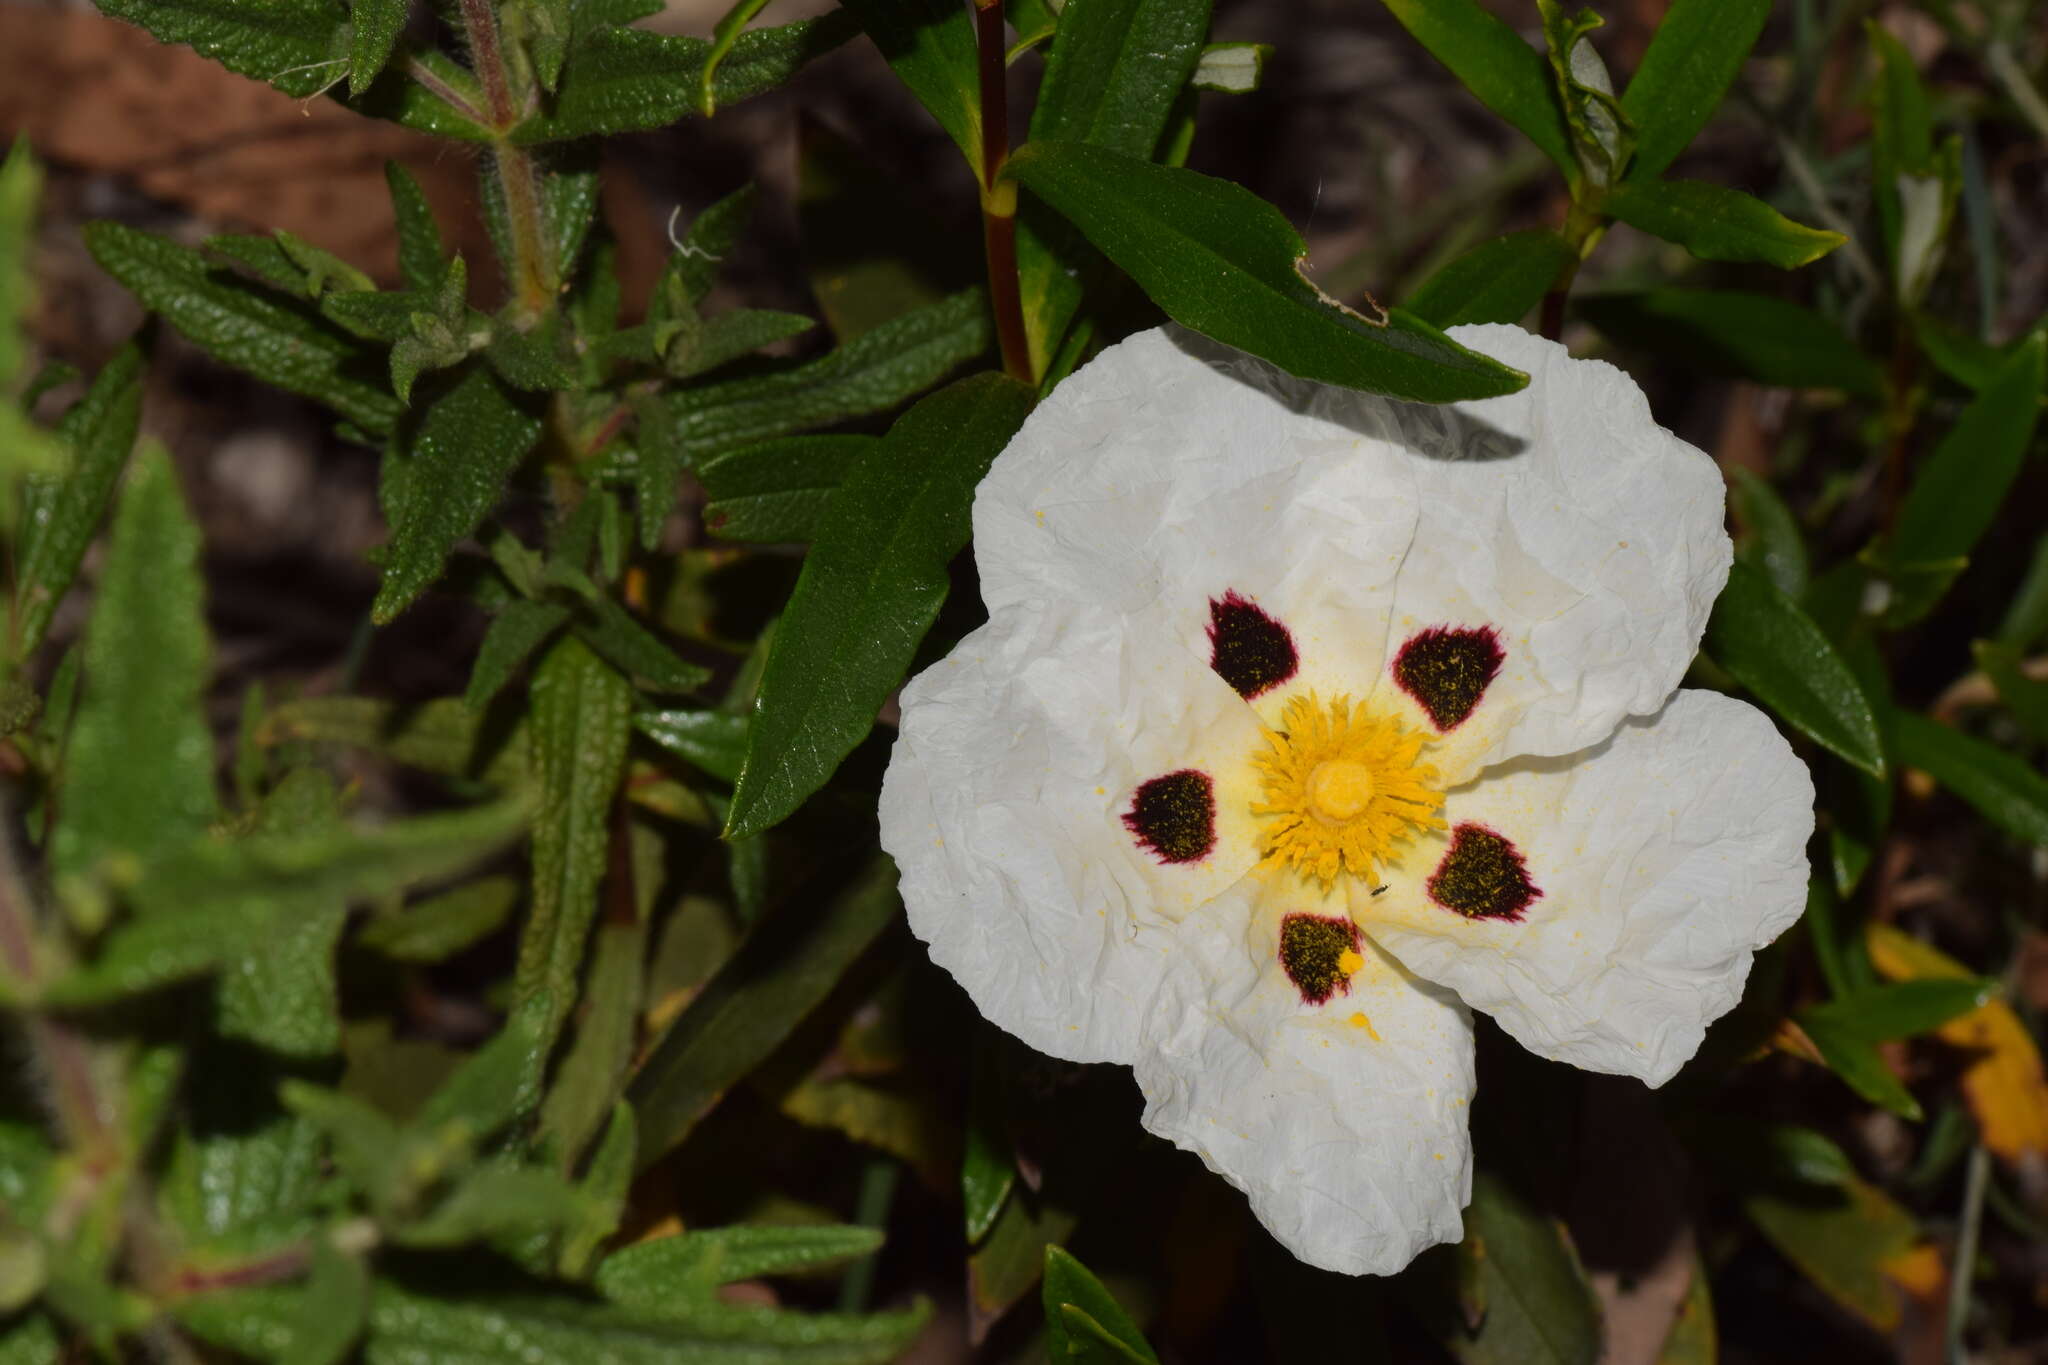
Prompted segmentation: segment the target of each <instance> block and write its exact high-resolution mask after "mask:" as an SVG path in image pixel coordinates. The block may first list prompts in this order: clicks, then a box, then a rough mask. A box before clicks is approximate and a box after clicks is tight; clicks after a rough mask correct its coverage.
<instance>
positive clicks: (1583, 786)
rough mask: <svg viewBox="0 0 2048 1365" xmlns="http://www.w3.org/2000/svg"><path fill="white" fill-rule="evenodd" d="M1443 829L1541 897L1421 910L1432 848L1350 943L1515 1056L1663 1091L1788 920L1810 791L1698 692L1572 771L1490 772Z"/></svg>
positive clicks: (1800, 904)
mask: <svg viewBox="0 0 2048 1365" xmlns="http://www.w3.org/2000/svg"><path fill="white" fill-rule="evenodd" d="M1443 814H1444V817H1445V819H1446V821H1447V822H1448V823H1449V824H1450V825H1451V826H1452V827H1454V828H1455V826H1457V825H1459V824H1461V823H1464V822H1468V821H1469V822H1474V823H1477V824H1479V825H1482V826H1484V827H1486V828H1487V829H1489V830H1492V831H1494V832H1496V833H1498V834H1500V835H1502V836H1504V837H1506V838H1507V839H1509V840H1511V841H1512V842H1513V843H1514V844H1515V845H1516V846H1517V848H1518V850H1519V851H1520V853H1521V854H1522V856H1523V858H1524V859H1525V861H1526V864H1527V869H1528V879H1529V881H1531V882H1533V883H1534V884H1535V886H1536V887H1537V888H1539V889H1540V891H1541V892H1542V894H1541V896H1539V897H1538V898H1537V899H1536V900H1535V901H1534V902H1532V903H1531V904H1530V905H1529V907H1528V909H1527V911H1526V912H1525V913H1524V915H1523V917H1522V918H1521V919H1520V920H1519V921H1513V922H1511V921H1507V920H1499V919H1475V920H1468V919H1465V918H1463V917H1462V916H1459V915H1457V914H1454V913H1452V912H1451V911H1449V910H1447V909H1444V908H1443V907H1441V906H1438V905H1435V904H1432V903H1431V901H1430V899H1429V895H1428V892H1427V889H1426V882H1427V878H1428V877H1429V876H1430V874H1431V873H1432V872H1433V871H1434V870H1435V869H1436V867H1437V866H1438V859H1439V858H1441V856H1442V854H1443V851H1444V848H1445V846H1446V845H1445V842H1444V839H1443V837H1442V836H1436V837H1434V838H1433V839H1432V840H1431V841H1429V842H1428V843H1427V844H1425V845H1424V846H1423V847H1421V848H1419V849H1417V850H1416V853H1415V855H1413V856H1411V857H1410V858H1408V859H1407V860H1406V861H1405V862H1404V864H1403V865H1402V867H1401V868H1400V869H1399V870H1398V872H1396V873H1394V874H1392V875H1390V876H1389V878H1388V882H1389V885H1388V889H1387V890H1386V891H1385V892H1384V893H1383V894H1382V895H1380V896H1378V897H1376V898H1372V899H1371V901H1370V903H1369V904H1368V903H1367V901H1366V900H1365V899H1364V898H1363V897H1362V896H1359V897H1355V899H1354V908H1355V909H1356V910H1357V912H1358V914H1359V916H1360V918H1361V920H1362V921H1363V922H1364V925H1365V929H1366V931H1367V932H1368V933H1369V934H1370V935H1371V936H1372V937H1373V938H1374V939H1376V940H1377V941H1378V942H1379V943H1380V944H1381V945H1382V946H1383V947H1385V948H1386V949H1387V950H1388V951H1389V952H1391V953H1392V954H1393V955H1394V956H1395V957H1396V958H1398V959H1399V960H1400V961H1401V963H1402V964H1403V965H1404V966H1406V967H1407V968H1408V969H1409V970H1411V971H1413V972H1414V973H1416V975H1418V976H1421V977H1424V978H1426V979H1428V980H1431V981H1435V982H1439V983H1441V984H1443V985H1445V986H1449V987H1450V988H1451V989H1453V990H1455V991H1456V992H1457V993H1458V994H1459V995H1460V996H1461V997H1462V998H1463V999H1464V1001H1465V1003H1466V1004H1468V1005H1470V1006H1471V1007H1472V1008H1474V1009H1477V1010H1483V1011H1485V1012H1486V1013H1488V1014H1491V1015H1493V1016H1494V1018H1495V1019H1497V1020H1498V1021H1499V1022H1500V1025H1501V1027H1502V1028H1504V1029H1506V1030H1507V1032H1508V1033H1509V1034H1510V1035H1511V1036H1513V1037H1514V1038H1515V1039H1517V1040H1518V1041H1519V1042H1521V1044H1522V1045H1523V1046H1524V1047H1527V1048H1528V1049H1530V1050H1531V1051H1532V1052H1536V1053H1538V1054H1540V1055H1542V1056H1545V1057H1550V1058H1553V1059H1555V1060H1558V1061H1562V1062H1569V1063H1571V1064H1572V1065H1574V1066H1579V1067H1584V1068H1586V1069H1587V1070H1591V1071H1607V1072H1614V1073H1618V1074H1621V1075H1626V1076H1636V1077H1639V1078H1641V1079H1642V1080H1645V1081H1647V1082H1649V1083H1650V1084H1651V1085H1661V1084H1663V1083H1664V1082H1665V1081H1667V1080H1669V1079H1670V1078H1671V1076H1672V1075H1673V1074H1674V1073H1676V1072H1677V1070H1678V1069H1679V1068H1680V1067H1681V1066H1683V1065H1684V1064H1685V1062H1686V1061H1687V1059H1689V1058H1690V1057H1691V1056H1692V1055H1693V1053H1694V1052H1695V1051H1697V1050H1698V1048H1699V1045H1700V1040H1701V1039H1702V1038H1703V1037H1704V1036H1705V1033H1706V1028H1707V1025H1708V1024H1710V1023H1712V1022H1713V1021H1714V1020H1715V1019H1717V1018H1719V1017H1720V1016H1721V1015H1723V1014H1725V1013H1726V1012H1727V1011H1728V1010H1729V1009H1731V1008H1733V1007H1734V1005H1735V1003H1736V1002H1737V1001H1738V1000H1740V999H1741V997H1742V987H1743V983H1744V982H1745V981H1746V980H1747V979H1748V976H1749V966H1750V959H1751V957H1752V955H1753V954H1754V953H1755V951H1756V950H1757V949H1758V948H1761V947H1763V946H1764V945H1765V944H1767V943H1769V942H1770V941H1771V940H1772V939H1774V938H1776V937H1777V936H1778V935H1779V934H1780V933H1782V932H1784V930H1785V929H1786V928H1787V927H1789V926H1790V925H1791V924H1792V922H1793V921H1794V920H1796V919H1798V917H1799V914H1800V912H1801V910H1802V909H1803V908H1804V906H1805V904H1806V882H1807V864H1806V854H1805V848H1806V841H1807V839H1808V837H1809V836H1810V835H1811V834H1812V832H1813V781H1812V778H1811V777H1810V776H1808V774H1807V771H1806V767H1805V765H1804V764H1802V763H1801V762H1800V761H1799V760H1798V759H1797V758H1796V757H1795V756H1794V755H1793V753H1792V749H1791V746H1790V745H1788V744H1787V743H1786V742H1785V740H1784V737H1783V736H1781V735H1780V734H1779V733H1778V731H1777V730H1776V728H1775V727H1773V726H1772V724H1771V722H1770V721H1769V720H1768V719H1767V718H1766V717H1765V716H1764V714H1763V713H1762V712H1760V711H1758V710H1757V709H1756V708H1755V707H1752V706H1749V705H1747V704H1746V703H1743V702H1739V701H1736V700H1734V699H1732V698H1729V697H1724V696H1722V695H1720V694H1719V693H1715V692H1700V691H1682V692H1679V693H1678V694H1677V695H1676V696H1674V697H1673V698H1672V699H1671V701H1670V703H1669V704H1667V705H1666V706H1665V708H1664V709H1663V711H1661V712H1660V713H1659V714H1657V715H1656V716H1654V717H1651V718H1649V719H1643V720H1636V721H1631V722H1629V723H1628V724H1626V725H1623V726H1622V727H1621V729H1619V730H1618V731H1616V732H1615V734H1614V736H1613V737H1612V738H1611V739H1609V740H1608V741H1607V742H1606V743H1605V744H1602V745H1600V746H1599V747H1598V748H1595V749H1592V750H1589V751H1587V752H1585V753H1581V754H1575V755H1572V756H1570V757H1567V758H1563V759H1530V760H1524V761H1522V762H1519V763H1515V764H1511V765H1506V766H1503V767H1499V768H1495V769H1490V770H1489V771H1487V772H1486V773H1485V774H1483V775H1482V776H1481V777H1480V778H1479V779H1478V780H1477V781H1475V782H1473V783H1471V784H1470V785H1468V786H1466V787H1464V788H1461V789H1459V790H1456V791H1453V792H1451V793H1450V794H1449V795H1448V797H1447V799H1446V801H1445V804H1444V810H1443Z"/></svg>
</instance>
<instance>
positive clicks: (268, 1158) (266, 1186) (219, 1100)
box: [0, 1042, 323, 1243]
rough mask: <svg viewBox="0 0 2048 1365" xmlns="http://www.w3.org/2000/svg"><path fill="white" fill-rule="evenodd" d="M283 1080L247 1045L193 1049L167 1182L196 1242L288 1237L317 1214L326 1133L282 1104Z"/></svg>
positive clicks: (170, 1199) (171, 1209)
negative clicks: (186, 1119) (185, 1119)
mask: <svg viewBox="0 0 2048 1365" xmlns="http://www.w3.org/2000/svg"><path fill="white" fill-rule="evenodd" d="M281 1078H282V1067H281V1065H280V1064H279V1063H277V1062H274V1061H270V1060H268V1059H252V1057H251V1056H250V1054H249V1052H248V1051H247V1049H245V1048H242V1047H240V1046H239V1045H225V1044H221V1043H218V1042H211V1043H206V1044H202V1045H201V1046H200V1047H199V1048H197V1049H196V1050H195V1052H194V1054H193V1056H192V1059H191V1063H190V1065H189V1067H188V1069H187V1076H186V1078H185V1082H184V1085H183V1088H182V1090H181V1093H180V1095H179V1100H180V1103H181V1104H182V1105H183V1106H184V1108H185V1109H186V1111H187V1112H188V1113H190V1114H191V1115H192V1116H193V1118H192V1121H191V1122H190V1123H189V1124H185V1125H180V1126H179V1127H178V1128H176V1129H175V1130H174V1131H173V1134H172V1136H171V1140H170V1163H169V1165H170V1169H169V1172H168V1174H167V1175H166V1176H165V1178H164V1181H163V1185H162V1190H163V1208H164V1211H165V1213H166V1216H167V1217H169V1218H171V1219H173V1220H175V1222H176V1224H177V1226H178V1230H179V1231H180V1233H181V1234H182V1235H183V1236H184V1237H186V1238H188V1239H189V1240H191V1241H192V1242H194V1243H204V1242H209V1241H227V1242H230V1243H233V1242H237V1241H239V1240H240V1239H242V1238H245V1237H253V1236H259V1235H261V1236H269V1235H277V1236H279V1237H290V1236H294V1235H297V1233H298V1232H299V1231H300V1230H301V1228H302V1226H303V1224H304V1223H305V1221H307V1220H309V1218H310V1216H311V1212H312V1209H313V1204H314V1200H315V1197H316V1195H317V1193H318V1192H319V1190H320V1187H321V1182H322V1179H323V1175H322V1161H323V1158H322V1155H321V1144H320V1134H319V1130H318V1129H316V1128H315V1127H314V1126H313V1125H312V1124H310V1123H308V1122H307V1121H306V1120H304V1119H302V1118H299V1117H298V1116H297V1115H295V1114H292V1113H290V1112H289V1111H287V1110H286V1109H285V1108H284V1107H283V1105H282V1104H281V1103H280V1102H279V1100H278V1098H277V1086H278V1084H279V1081H280V1080H281ZM0 1193H4V1191H0Z"/></svg>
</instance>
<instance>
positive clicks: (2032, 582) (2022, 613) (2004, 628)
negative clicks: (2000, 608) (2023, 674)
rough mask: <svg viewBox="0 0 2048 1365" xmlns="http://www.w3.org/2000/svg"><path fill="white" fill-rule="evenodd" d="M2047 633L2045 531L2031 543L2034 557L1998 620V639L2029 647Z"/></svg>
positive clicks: (2047, 544) (2047, 541)
mask: <svg viewBox="0 0 2048 1365" xmlns="http://www.w3.org/2000/svg"><path fill="white" fill-rule="evenodd" d="M2044 636H2048V534H2044V535H2042V536H2041V537H2040V538H2039V539H2037V540H2035V542H2034V557H2033V558H2032V559H2031V560H2030V561H2028V563H2027V576H2026V577H2025V578H2023V579H2021V580H2020V586H2019V591H2017V592H2015V593H2014V594H2013V595H2012V601H2011V602H2009V603H2007V604H2006V608H2005V618H2004V619H2003V620H2001V621H2000V622H1999V623H1998V637H1997V638H1998V642H1999V643H2000V644H2002V645H2010V646H2012V648H2014V649H2019V650H2027V649H2032V648H2033V647H2034V646H2035V645H2036V644H2037V643H2039V642H2040V640H2041V639H2042V638H2043V637H2044Z"/></svg>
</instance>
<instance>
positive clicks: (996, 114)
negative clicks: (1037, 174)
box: [974, 0, 1038, 385]
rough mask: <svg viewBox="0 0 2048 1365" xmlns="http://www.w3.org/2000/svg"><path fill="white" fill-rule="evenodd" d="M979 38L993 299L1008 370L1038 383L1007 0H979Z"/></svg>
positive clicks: (985, 240)
mask: <svg viewBox="0 0 2048 1365" xmlns="http://www.w3.org/2000/svg"><path fill="white" fill-rule="evenodd" d="M974 38H975V44H976V48H977V51H978V55H979V58H980V60H979V63H978V71H979V75H980V80H981V241H982V250H983V252H984V254H985V255H986V256H987V259H988V295H989V302H990V303H991V305H993V307H994V309H995V315H996V337H997V339H998V340H999V341H1000V342H1001V343H1002V348H1003V372H1004V373H1006V374H1008V375H1009V376H1010V377H1011V378H1012V379H1016V380H1020V381H1021V382H1023V383H1026V384H1033V385H1035V384H1036V383H1037V382H1038V373H1037V370H1036V369H1035V368H1033V366H1032V364H1031V336H1030V333H1029V332H1028V331H1027V330H1026V329H1025V326H1024V295H1023V290H1022V288H1021V287H1020V286H1019V284H1018V281H1017V185H1016V182H1015V181H1010V180H1004V179H1003V178H1002V175H1003V164H1004V163H1005V162H1006V161H1008V160H1009V159H1010V102H1009V94H1008V90H1007V86H1006V75H1005V73H1006V70H1007V63H1006V62H1005V61H1004V52H1003V6H1002V0H974Z"/></svg>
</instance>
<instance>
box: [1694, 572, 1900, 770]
mask: <svg viewBox="0 0 2048 1365" xmlns="http://www.w3.org/2000/svg"><path fill="white" fill-rule="evenodd" d="M1704 643H1705V646H1706V650H1707V652H1708V653H1709V654H1710V655H1712V656H1713V658H1714V662H1716V663H1718V664H1719V665H1721V667H1723V668H1725V669H1727V670H1728V672H1730V673H1731V674H1733V675H1734V676H1735V678H1736V680H1737V681H1739V682H1740V683H1741V684H1742V685H1743V686H1744V687H1746V688H1748V689H1749V690H1750V691H1752V692H1754V693H1755V694H1756V695H1757V696H1758V697H1759V698H1761V699H1762V700H1763V702H1764V703H1765V704H1766V705H1768V706H1769V707H1770V708H1771V709H1772V710H1773V711H1775V712H1777V714H1778V715H1779V716H1780V717H1782V718H1783V719H1784V720H1785V721H1786V722H1787V723H1788V724H1790V725H1791V726H1792V727H1793V728H1795V729H1797V730H1798V731H1799V732H1800V733H1802V734H1804V735H1806V736H1807V737H1808V738H1809V739H1811V740H1813V741H1814V742H1815V743H1817V744H1819V745H1820V746H1821V747H1822V748H1824V749H1827V750H1829V751H1830V752H1832V753H1834V754H1836V755H1837V756H1839V757H1840V758H1842V759H1845V760H1846V761H1848V762H1849V763H1851V764H1853V765H1854V766H1856V767H1858V768H1861V769H1862V770H1863V771H1865V772H1867V773H1869V774H1870V775H1871V776H1873V777H1883V776H1884V775H1885V758H1884V744H1883V741H1882V739H1881V738H1880V737H1879V735H1878V730H1877V718H1876V716H1875V715H1874V714H1873V713H1872V712H1871V709H1870V702H1869V700H1868V699H1867V698H1866V697H1865V696H1864V695H1863V689H1862V687H1860V686H1859V685H1858V684H1857V682H1856V677H1855V675H1854V674H1852V673H1851V672H1850V671H1849V666H1848V664H1846V663H1844V662H1843V661H1842V656H1841V655H1840V654H1839V653H1837V652H1836V650H1835V647H1834V645H1833V644H1831V643H1830V642H1829V641H1828V638H1827V636H1826V635H1824V634H1822V633H1821V629H1820V627H1819V626H1817V625H1815V624H1814V623H1813V618H1812V617H1810V616H1808V615H1807V614H1806V613H1805V612H1804V611H1803V610H1801V609H1800V607H1799V604H1798V603H1796V602H1794V601H1793V600H1792V599H1791V598H1789V597H1787V596H1785V594H1784V593H1782V592H1780V591H1778V589H1777V588H1776V587H1774V586H1773V585H1772V584H1771V581H1770V579H1768V578H1766V577H1764V575H1763V574H1762V573H1760V572H1758V571H1757V570H1756V569H1754V568H1751V567H1750V566H1749V565H1748V564H1745V563H1743V562H1741V561H1739V560H1738V561H1737V562H1736V563H1735V564H1734V565H1733V566H1732V567H1731V568H1730V569H1729V572H1728V586H1727V588H1726V589H1725V590H1724V591H1723V592H1722V593H1721V597H1720V600H1719V601H1717V602H1715V603H1714V613H1713V615H1712V616H1711V617H1709V618H1708V621H1707V633H1706V640H1705V642H1704Z"/></svg>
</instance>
